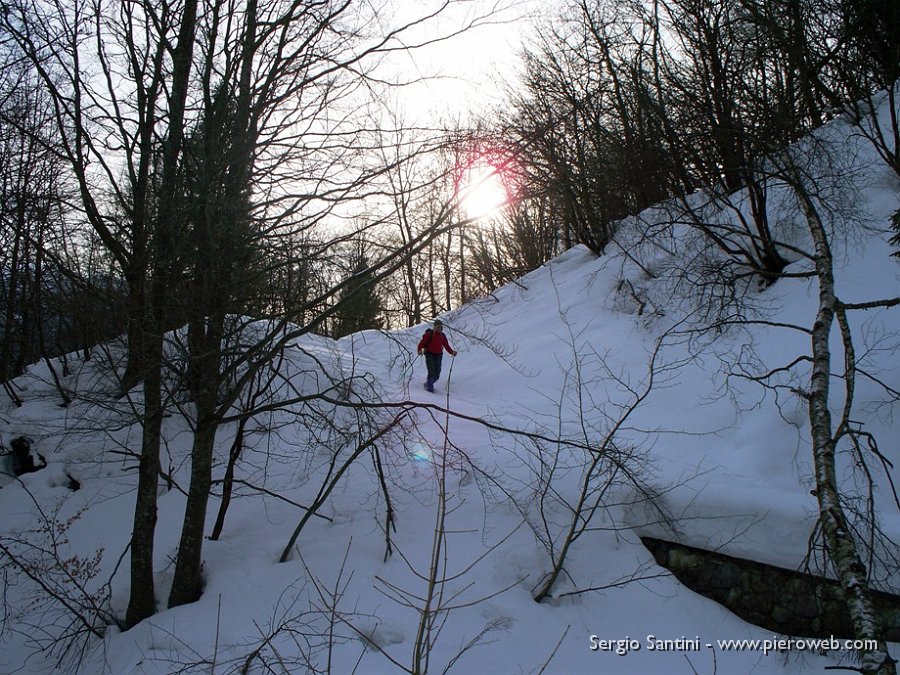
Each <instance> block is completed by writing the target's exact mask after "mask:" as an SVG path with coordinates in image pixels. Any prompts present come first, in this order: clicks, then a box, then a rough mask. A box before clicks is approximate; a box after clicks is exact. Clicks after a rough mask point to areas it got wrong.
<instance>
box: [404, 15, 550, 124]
mask: <svg viewBox="0 0 900 675" xmlns="http://www.w3.org/2000/svg"><path fill="white" fill-rule="evenodd" d="M390 4H391V6H392V7H393V8H395V9H397V11H399V12H402V13H403V14H404V15H405V14H406V13H410V15H412V13H416V14H419V13H424V12H426V11H427V7H429V6H434V2H427V3H426V2H423V1H422V0H391V3H390ZM547 4H548V3H546V0H545V1H544V2H540V0H495V1H494V2H491V1H489V0H468V1H466V2H464V3H463V4H461V5H460V6H459V7H457V8H455V11H449V12H447V14H446V17H445V18H443V19H442V20H441V21H440V22H439V23H438V24H436V25H433V30H432V32H431V33H429V34H430V35H437V34H446V33H447V32H451V31H453V30H456V29H458V27H459V26H462V25H465V24H466V22H467V21H470V20H471V18H472V17H473V16H480V15H481V16H483V15H485V14H487V13H489V12H490V8H491V7H496V8H497V11H496V13H495V14H494V18H492V19H488V20H486V21H487V23H486V24H485V25H480V26H476V27H474V28H471V29H469V30H468V31H466V32H465V33H463V34H462V35H458V36H456V37H453V38H452V39H449V40H446V41H443V42H440V43H437V44H433V45H429V46H428V47H424V48H422V49H420V50H416V51H415V53H414V54H412V58H411V59H406V63H405V64H404V66H403V67H404V68H408V71H406V72H409V73H415V74H421V75H423V76H429V77H431V76H438V75H440V77H433V78H432V79H430V80H429V81H427V82H421V83H417V84H415V85H412V86H410V87H407V88H405V89H404V90H403V92H402V93H401V94H400V98H401V100H402V101H403V107H404V109H405V110H406V111H407V113H408V114H410V115H412V116H413V117H414V119H417V120H418V119H425V118H428V117H433V116H438V117H447V116H453V115H464V114H465V113H466V112H468V111H470V110H473V109H483V108H484V107H487V106H490V105H491V104H493V103H498V102H500V100H501V97H502V88H501V87H500V86H498V81H499V80H503V79H511V78H513V77H514V76H515V73H516V69H517V65H516V64H517V60H518V53H519V50H520V46H521V43H522V40H523V38H524V36H525V35H526V33H527V32H528V31H529V30H530V29H531V26H532V19H531V15H533V13H534V12H535V10H536V8H537V7H547Z"/></svg>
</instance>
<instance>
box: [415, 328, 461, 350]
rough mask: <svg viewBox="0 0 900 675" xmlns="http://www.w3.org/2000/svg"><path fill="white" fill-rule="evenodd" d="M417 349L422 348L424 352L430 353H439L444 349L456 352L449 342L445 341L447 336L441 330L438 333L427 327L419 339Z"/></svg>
mask: <svg viewBox="0 0 900 675" xmlns="http://www.w3.org/2000/svg"><path fill="white" fill-rule="evenodd" d="M418 348H419V349H424V350H425V351H426V352H430V353H432V354H440V353H441V352H443V351H444V349H446V350H447V351H448V352H450V353H451V354H456V350H454V349H453V348H452V347H450V343H449V342H447V336H446V335H444V334H443V333H442V332H441V333H438V332H437V331H434V330H432V329H431V328H429V329H428V330H426V331H425V335H423V336H422V339H421V340H419V347H418Z"/></svg>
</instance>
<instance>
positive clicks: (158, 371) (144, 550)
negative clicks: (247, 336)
mask: <svg viewBox="0 0 900 675" xmlns="http://www.w3.org/2000/svg"><path fill="white" fill-rule="evenodd" d="M155 338H156V339H155V340H154V344H153V346H154V350H153V351H154V357H155V358H154V363H153V365H152V366H151V367H149V368H147V369H146V371H145V373H144V415H143V423H144V432H143V439H142V446H141V461H140V466H139V469H138V490H137V502H136V504H135V507H134V527H133V529H132V532H131V597H130V598H129V601H128V610H127V612H126V615H125V625H126V626H127V627H128V628H131V627H132V626H135V625H136V624H138V623H140V622H141V621H143V620H144V619H146V618H147V617H150V616H153V614H154V613H155V612H156V593H155V588H154V580H153V546H154V540H155V532H156V491H157V489H158V486H159V446H160V430H161V426H162V364H161V358H160V357H161V354H162V336H161V335H158V336H155Z"/></svg>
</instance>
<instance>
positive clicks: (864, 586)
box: [796, 188, 897, 675]
mask: <svg viewBox="0 0 900 675" xmlns="http://www.w3.org/2000/svg"><path fill="white" fill-rule="evenodd" d="M796 192H797V196H798V199H799V200H800V204H801V206H802V208H803V212H804V215H805V216H806V221H807V224H808V225H809V231H810V234H811V235H812V238H813V241H814V242H815V250H816V257H815V260H816V273H817V275H818V279H819V308H818V312H817V314H816V320H815V323H814V324H813V328H812V357H813V365H812V376H811V381H810V390H809V394H808V400H809V421H810V428H811V430H812V441H813V460H814V464H815V474H816V492H817V495H818V501H819V521H820V523H821V525H822V531H823V532H824V534H825V542H826V545H827V547H828V553H829V555H830V557H831V561H832V564H833V565H834V568H835V571H836V573H837V576H838V580H839V582H840V584H841V588H842V589H843V592H844V599H845V601H846V603H847V609H848V611H849V613H850V619H851V621H852V623H853V628H854V633H855V637H856V638H857V639H860V640H874V641H877V647H875V648H874V649H870V648H863V649H860V650H859V654H860V658H861V663H860V672H862V673H867V674H872V675H874V674H877V675H895V673H896V672H897V671H896V667H895V664H894V661H893V659H892V658H891V656H890V654H889V653H888V651H887V645H886V643H885V641H884V637H883V631H882V629H881V626H880V623H879V620H878V616H877V614H876V612H875V606H874V603H873V601H872V593H871V590H870V588H869V582H868V576H867V571H866V566H865V564H864V563H863V561H862V559H861V558H860V556H859V552H858V550H857V547H856V542H855V541H854V540H853V537H852V535H851V531H850V527H849V525H848V522H847V517H846V515H845V513H844V510H843V507H842V506H841V499H840V490H839V488H838V480H837V474H836V471H835V450H836V448H835V439H834V436H833V434H832V429H831V412H830V410H829V407H828V393H829V380H830V378H831V352H830V349H829V345H828V339H829V336H830V334H831V326H832V323H833V322H834V314H835V306H836V304H837V300H836V298H835V292H834V272H833V265H832V257H831V250H830V246H829V243H828V235H827V233H826V231H825V227H824V225H823V224H822V220H821V218H820V217H819V214H818V212H817V210H816V207H815V205H814V204H813V202H812V200H811V199H810V197H809V195H807V194H806V193H805V192H804V191H803V190H802V188H797V189H796Z"/></svg>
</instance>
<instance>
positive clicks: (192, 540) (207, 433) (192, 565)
mask: <svg viewBox="0 0 900 675" xmlns="http://www.w3.org/2000/svg"><path fill="white" fill-rule="evenodd" d="M213 405H215V399H213ZM213 412H214V411H213ZM217 427H218V423H217V422H216V421H215V420H214V419H213V417H212V416H210V415H209V411H204V413H203V414H202V417H201V418H200V419H198V422H197V429H196V431H195V432H194V445H193V448H192V449H191V485H190V489H189V491H188V499H187V506H186V507H185V513H184V525H183V526H182V529H181V540H180V542H179V544H178V559H177V560H176V562H175V578H174V580H173V582H172V591H171V592H170V593H169V607H177V606H178V605H184V604H187V603H189V602H194V601H195V600H197V599H198V598H199V597H200V594H201V593H202V591H203V558H202V553H203V531H204V529H205V527H206V506H207V504H208V502H209V488H210V486H211V485H212V458H213V448H214V446H215V440H216V429H217Z"/></svg>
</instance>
